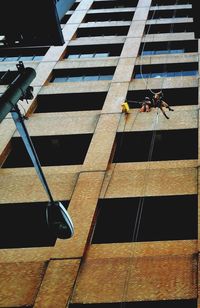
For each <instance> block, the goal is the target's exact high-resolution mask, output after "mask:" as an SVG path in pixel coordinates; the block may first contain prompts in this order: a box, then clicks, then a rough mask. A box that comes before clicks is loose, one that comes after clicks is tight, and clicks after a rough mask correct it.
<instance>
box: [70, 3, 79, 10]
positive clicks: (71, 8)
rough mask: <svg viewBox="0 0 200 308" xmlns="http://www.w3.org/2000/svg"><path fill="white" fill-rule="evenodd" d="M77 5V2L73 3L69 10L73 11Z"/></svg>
mask: <svg viewBox="0 0 200 308" xmlns="http://www.w3.org/2000/svg"><path fill="white" fill-rule="evenodd" d="M78 5H79V2H74V3H73V4H72V6H71V7H70V9H69V10H70V11H74V10H75V9H76V8H77V6H78Z"/></svg>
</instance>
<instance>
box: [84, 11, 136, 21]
mask: <svg viewBox="0 0 200 308" xmlns="http://www.w3.org/2000/svg"><path fill="white" fill-rule="evenodd" d="M133 16H134V12H112V13H100V14H97V13H96V14H87V15H86V17H85V19H84V22H85V23H87V22H102V21H131V20H132V19H133Z"/></svg>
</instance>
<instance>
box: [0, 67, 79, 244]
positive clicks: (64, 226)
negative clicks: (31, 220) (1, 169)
mask: <svg viewBox="0 0 200 308" xmlns="http://www.w3.org/2000/svg"><path fill="white" fill-rule="evenodd" d="M17 69H18V71H19V75H18V76H17V77H16V78H15V80H14V81H13V82H12V83H11V84H10V85H9V86H8V88H7V90H6V91H5V92H4V93H3V95H2V96H1V97H0V122H1V121H2V120H3V119H4V118H5V117H6V115H7V114H8V113H9V112H11V115H12V118H13V120H14V122H15V125H16V128H17V130H18V132H19V134H20V136H21V138H22V140H23V142H24V144H25V147H26V150H27V152H28V154H29V156H30V158H31V160H32V163H33V165H34V168H35V170H36V173H37V175H38V177H39V179H40V181H41V183H42V185H43V187H44V190H45V191H46V194H47V196H48V200H49V202H48V205H47V207H46V222H47V224H48V226H49V227H50V229H51V231H53V233H54V234H55V235H56V236H57V237H58V238H61V239H67V238H70V237H72V236H73V234H74V226H73V222H72V220H71V218H70V216H69V214H68V212H67V210H66V209H65V207H64V206H63V205H62V203H61V202H59V201H54V199H53V197H52V194H51V191H50V189H49V186H48V184H47V181H46V178H45V176H44V173H43V171H42V168H41V164H40V161H39V158H38V156H37V153H36V151H35V148H34V146H33V143H32V140H31V138H30V136H29V134H28V131H27V128H26V126H25V123H24V117H23V116H22V114H21V112H20V110H19V107H18V105H17V103H18V100H19V99H21V100H23V99H31V98H33V95H32V91H33V87H31V86H30V83H31V82H32V80H33V79H34V78H35V76H36V72H35V70H34V69H33V68H30V67H27V68H24V65H23V63H22V62H21V61H20V62H19V64H17Z"/></svg>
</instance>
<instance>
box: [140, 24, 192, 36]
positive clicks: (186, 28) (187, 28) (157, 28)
mask: <svg viewBox="0 0 200 308" xmlns="http://www.w3.org/2000/svg"><path fill="white" fill-rule="evenodd" d="M177 32H193V23H192V22H188V23H169V24H153V25H146V26H145V30H144V33H145V34H158V33H177Z"/></svg>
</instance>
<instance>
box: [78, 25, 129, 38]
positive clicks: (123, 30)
mask: <svg viewBox="0 0 200 308" xmlns="http://www.w3.org/2000/svg"><path fill="white" fill-rule="evenodd" d="M128 30H129V26H118V27H117V26H115V27H93V28H89V27H88V28H79V29H78V30H77V32H76V37H77V38H78V37H91V36H110V35H111V36H113V35H116V36H120V35H122V36H123V35H127V33H128Z"/></svg>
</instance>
